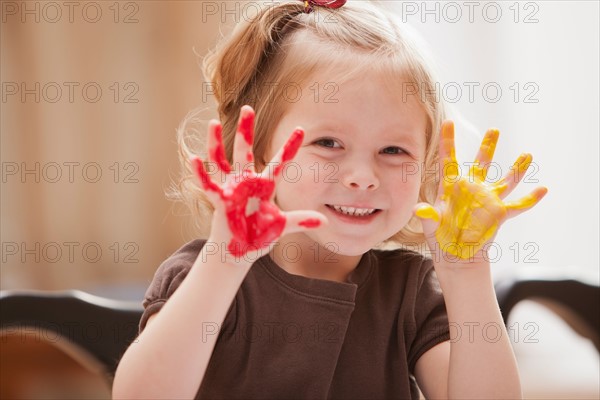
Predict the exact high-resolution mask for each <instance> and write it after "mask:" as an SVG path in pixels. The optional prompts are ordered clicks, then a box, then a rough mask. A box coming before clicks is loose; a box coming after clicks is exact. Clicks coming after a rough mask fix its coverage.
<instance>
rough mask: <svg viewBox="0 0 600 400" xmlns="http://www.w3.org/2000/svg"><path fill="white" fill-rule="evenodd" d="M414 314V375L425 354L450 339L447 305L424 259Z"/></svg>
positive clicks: (410, 353) (411, 361) (411, 360)
mask: <svg viewBox="0 0 600 400" xmlns="http://www.w3.org/2000/svg"><path fill="white" fill-rule="evenodd" d="M414 310H415V311H414V312H415V315H414V318H415V319H414V322H415V328H416V332H415V333H416V335H415V337H414V341H413V342H412V345H411V346H410V348H409V350H408V366H409V371H410V373H411V374H414V370H415V365H416V363H417V360H418V359H419V358H420V357H421V356H422V355H423V353H425V352H426V351H427V350H429V349H431V348H432V347H434V346H435V345H437V344H439V343H442V342H444V341H446V340H449V339H450V328H449V326H448V314H447V312H446V304H445V302H444V296H443V295H442V290H441V287H440V284H439V281H438V279H437V276H436V274H435V270H434V269H433V263H432V261H431V260H430V259H423V263H422V264H421V269H420V273H419V279H418V290H417V294H416V302H415V309H414Z"/></svg>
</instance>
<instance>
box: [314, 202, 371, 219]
mask: <svg viewBox="0 0 600 400" xmlns="http://www.w3.org/2000/svg"><path fill="white" fill-rule="evenodd" d="M325 206H327V208H328V209H329V210H331V212H332V213H333V214H335V215H336V216H338V217H339V218H340V219H342V220H344V221H348V222H370V221H371V220H372V219H373V218H374V217H375V216H376V215H377V214H378V213H379V212H381V210H380V209H378V208H358V207H346V206H339V205H333V204H325Z"/></svg>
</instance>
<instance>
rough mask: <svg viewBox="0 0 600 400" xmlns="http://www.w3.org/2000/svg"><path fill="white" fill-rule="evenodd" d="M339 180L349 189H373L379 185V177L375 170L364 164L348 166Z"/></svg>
mask: <svg viewBox="0 0 600 400" xmlns="http://www.w3.org/2000/svg"><path fill="white" fill-rule="evenodd" d="M341 181H342V183H343V184H344V186H346V187H347V188H349V189H357V190H375V189H377V188H378V187H379V179H378V178H377V175H376V174H375V171H374V170H373V169H372V168H371V167H370V166H366V165H364V166H358V165H354V166H351V167H349V168H348V169H347V170H346V173H345V174H344V175H343V176H342V178H341Z"/></svg>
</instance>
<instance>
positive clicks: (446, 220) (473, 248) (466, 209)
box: [414, 121, 548, 261]
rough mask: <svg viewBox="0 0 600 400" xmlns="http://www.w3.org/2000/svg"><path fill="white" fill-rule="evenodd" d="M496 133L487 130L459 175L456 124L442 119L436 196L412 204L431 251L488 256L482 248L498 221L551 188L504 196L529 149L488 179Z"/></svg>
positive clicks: (520, 171) (525, 207) (526, 162)
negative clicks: (464, 172)
mask: <svg viewBox="0 0 600 400" xmlns="http://www.w3.org/2000/svg"><path fill="white" fill-rule="evenodd" d="M498 134H499V132H498V131H497V130H494V129H490V130H488V131H487V132H486V134H485V137H484V138H483V141H482V143H481V147H480V149H479V153H478V154H477V157H476V158H475V162H474V163H473V165H472V166H471V168H470V169H469V174H468V175H467V176H461V171H460V167H459V165H458V163H457V161H456V157H455V150H454V149H455V147H454V124H453V123H452V121H445V122H444V123H443V124H442V127H441V137H440V150H439V159H440V177H441V179H440V185H439V188H438V194H437V199H436V201H435V203H434V204H433V205H430V204H428V203H419V204H417V205H416V206H415V209H414V212H415V215H416V216H417V217H419V218H420V219H421V222H422V223H423V231H424V233H425V237H426V240H427V244H428V245H429V248H430V249H431V251H433V252H438V251H441V252H442V253H449V254H452V255H453V256H455V260H456V257H458V258H459V259H463V260H466V259H470V261H473V260H479V261H481V260H487V259H486V257H485V255H484V254H482V249H483V250H485V245H486V244H487V243H489V242H491V241H492V240H493V238H494V237H495V235H496V233H497V231H498V228H499V227H500V225H502V224H503V223H504V221H506V220H507V219H509V218H512V217H515V216H517V215H519V214H520V213H522V212H524V211H526V210H529V209H530V208H532V207H533V206H535V205H536V204H537V203H538V202H539V201H540V200H541V199H542V198H543V197H544V196H545V195H546V193H547V191H548V190H547V189H546V188H545V187H538V188H536V189H534V190H533V191H532V192H531V193H530V194H528V195H527V196H525V197H523V198H521V199H520V200H517V201H507V202H505V201H504V198H505V197H506V196H508V195H509V194H510V192H512V190H513V189H514V188H515V187H516V186H517V185H518V184H519V182H520V181H521V179H523V176H524V175H525V172H526V171H527V168H528V167H529V165H530V164H531V161H532V157H531V154H527V153H524V154H521V156H520V157H519V158H518V159H517V160H516V161H515V163H514V164H513V166H512V167H511V168H510V170H509V172H508V174H506V175H505V176H504V178H502V179H501V180H499V181H498V182H495V183H486V182H485V179H486V175H487V171H488V167H489V164H490V162H491V161H492V158H493V156H494V150H495V149H496V142H497V141H498ZM444 259H445V260H448V258H446V257H444ZM456 261H460V260H456Z"/></svg>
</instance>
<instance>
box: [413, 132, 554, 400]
mask: <svg viewBox="0 0 600 400" xmlns="http://www.w3.org/2000/svg"><path fill="white" fill-rule="evenodd" d="M441 129H442V131H441V140H440V160H441V165H440V172H441V177H442V179H441V181H440V187H439V190H438V198H437V200H436V202H435V204H434V206H431V205H429V204H425V203H422V204H418V205H417V207H416V208H415V213H416V215H417V216H418V217H420V218H421V221H422V223H423V231H424V232H425V236H426V240H427V243H428V245H429V248H430V249H432V256H433V259H434V260H433V262H434V267H435V271H436V274H437V277H438V280H439V282H440V286H441V288H442V292H443V294H444V300H445V302H446V309H447V312H448V321H449V324H450V334H451V340H450V341H449V342H445V343H442V344H440V345H438V346H435V347H433V348H432V349H430V350H429V351H428V352H426V353H425V354H424V355H423V356H422V357H421V358H420V359H419V360H418V361H417V364H416V367H415V374H416V377H417V380H418V381H419V384H420V386H421V388H422V390H423V391H424V393H425V394H426V395H427V397H433V398H442V397H443V398H460V399H466V398H477V399H484V398H490V399H497V398H502V399H519V398H521V397H522V394H521V384H520V379H519V373H518V369H517V363H516V359H515V356H514V354H513V351H512V346H511V344H510V341H509V338H508V333H507V331H506V328H505V325H504V321H503V319H502V315H501V313H500V308H499V306H498V302H497V299H496V294H495V291H494V285H493V281H492V274H491V267H490V263H489V257H488V256H487V252H486V244H488V243H490V242H491V241H492V240H493V238H494V237H495V235H496V233H497V229H498V227H499V226H500V225H501V224H502V223H503V222H504V221H505V220H507V219H509V218H512V217H514V216H516V215H518V214H520V213H522V212H523V211H526V210H528V209H530V208H531V207H533V206H534V205H535V204H537V203H538V202H539V201H540V200H541V199H542V198H543V197H544V195H545V194H546V192H547V189H546V188H543V187H541V188H537V189H535V190H534V191H533V192H531V193H530V194H529V195H528V196H525V197H523V198H522V199H521V200H519V201H515V202H504V198H505V197H506V196H508V194H510V192H511V191H512V190H513V189H514V188H515V187H516V186H517V184H518V183H519V182H520V180H521V179H522V178H523V176H524V174H525V172H526V170H527V168H528V167H529V165H530V163H531V160H532V158H531V155H529V154H523V155H522V156H521V157H519V158H518V159H517V161H516V162H515V164H514V165H513V166H512V167H511V169H510V170H509V172H508V174H507V175H506V176H505V178H504V179H502V180H500V181H498V182H496V183H494V184H488V183H486V182H485V179H486V171H487V167H488V166H489V164H490V162H491V160H492V158H493V155H494V150H495V148H496V143H497V140H498V131H497V130H489V131H488V132H487V133H486V135H485V137H484V139H483V142H482V144H481V148H480V150H479V153H478V154H477V157H476V159H475V163H473V164H472V166H471V168H470V170H469V173H468V176H461V171H460V169H459V168H460V167H459V165H458V163H457V161H456V158H455V155H454V125H453V124H452V123H451V122H445V123H444V124H442V128H441Z"/></svg>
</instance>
